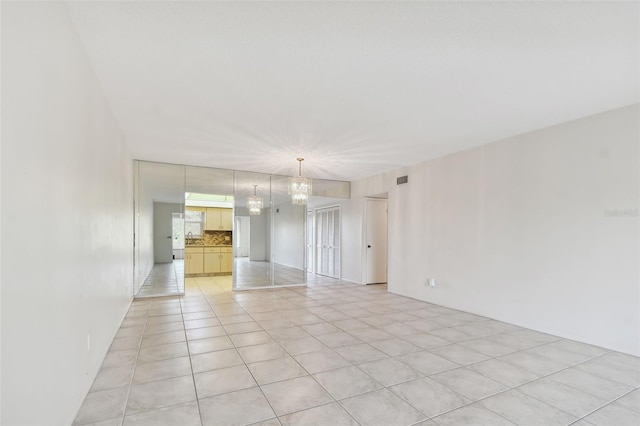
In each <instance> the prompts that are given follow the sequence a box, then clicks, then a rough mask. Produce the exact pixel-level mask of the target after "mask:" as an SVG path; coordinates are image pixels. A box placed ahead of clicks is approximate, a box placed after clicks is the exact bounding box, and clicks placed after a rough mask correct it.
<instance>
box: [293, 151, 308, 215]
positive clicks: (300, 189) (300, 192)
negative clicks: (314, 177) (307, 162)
mask: <svg viewBox="0 0 640 426" xmlns="http://www.w3.org/2000/svg"><path fill="white" fill-rule="evenodd" d="M296 160H298V163H299V164H298V177H291V178H289V195H291V203H292V204H297V205H306V204H307V200H308V199H309V195H311V179H307V178H305V177H302V162H303V161H304V158H296Z"/></svg>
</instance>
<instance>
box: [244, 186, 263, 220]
mask: <svg viewBox="0 0 640 426" xmlns="http://www.w3.org/2000/svg"><path fill="white" fill-rule="evenodd" d="M257 187H258V185H253V197H249V198H247V208H248V209H249V214H250V215H251V216H257V215H259V214H260V210H262V197H258V196H257V195H256V188H257Z"/></svg>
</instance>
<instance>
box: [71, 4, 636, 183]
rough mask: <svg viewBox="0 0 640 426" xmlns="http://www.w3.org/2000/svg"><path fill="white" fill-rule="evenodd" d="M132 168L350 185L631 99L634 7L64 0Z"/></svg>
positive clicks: (623, 103) (634, 23)
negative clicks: (135, 163)
mask: <svg viewBox="0 0 640 426" xmlns="http://www.w3.org/2000/svg"><path fill="white" fill-rule="evenodd" d="M68 6H69V9H70V11H71V15H72V19H73V21H74V23H75V25H76V27H77V29H78V33H79V34H80V37H81V39H82V41H83V43H84V45H85V46H86V49H87V53H88V56H89V58H90V60H91V62H92V64H93V66H94V69H95V71H96V73H97V75H98V78H99V81H100V83H101V84H102V86H103V89H104V91H105V94H106V97H107V99H108V100H109V102H110V104H111V107H112V110H113V113H114V115H115V117H116V119H117V120H118V122H119V123H120V126H121V129H122V131H123V134H124V137H125V138H126V140H127V142H128V144H129V145H130V149H131V152H132V155H133V156H134V157H135V158H138V159H145V160H154V161H163V162H170V163H182V164H192V165H203V166H212V167H222V168H227V169H238V170H250V171H260V172H267V173H276V174H283V175H291V174H294V173H296V167H297V163H296V161H295V158H296V157H298V156H303V157H305V159H306V160H305V162H304V166H303V174H305V175H308V176H310V177H315V178H326V179H345V180H355V179H358V178H362V177H366V176H369V175H373V174H376V173H379V172H382V171H386V170H390V169H393V168H396V167H399V166H403V165H408V164H414V163H417V162H420V161H423V160H426V159H430V158H435V157H439V156H442V155H446V154H448V153H452V152H456V151H459V150H463V149H466V148H469V147H472V146H476V145H480V144H484V143H488V142H492V141H495V140H499V139H502V138H506V137H509V136H513V135H516V134H520V133H524V132H528V131H531V130H535V129H539V128H543V127H547V126H550V125H553V124H557V123H561V122H565V121H569V120H572V119H576V118H580V117H583V116H586V115H590V114H594V113H598V112H601V111H605V110H609V109H614V108H617V107H621V106H625V105H629V104H632V103H636V102H638V100H639V96H638V91H639V87H638V75H639V72H640V70H639V65H638V64H639V45H638V37H639V33H638V31H639V30H638V27H639V24H638V13H639V10H638V2H182V1H175V2H69V3H68Z"/></svg>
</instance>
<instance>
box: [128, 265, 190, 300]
mask: <svg viewBox="0 0 640 426" xmlns="http://www.w3.org/2000/svg"><path fill="white" fill-rule="evenodd" d="M183 290H184V259H174V260H173V262H171V263H156V264H155V265H153V268H152V269H151V272H149V276H148V277H147V279H146V280H144V284H142V287H140V291H139V292H138V294H137V296H136V297H148V296H166V295H171V294H180V293H182V292H183Z"/></svg>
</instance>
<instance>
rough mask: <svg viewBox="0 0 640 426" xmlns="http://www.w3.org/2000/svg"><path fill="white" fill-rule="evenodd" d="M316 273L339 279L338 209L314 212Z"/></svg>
mask: <svg viewBox="0 0 640 426" xmlns="http://www.w3.org/2000/svg"><path fill="white" fill-rule="evenodd" d="M316 253H317V256H316V258H317V262H316V273H318V274H321V275H326V276H329V277H334V278H340V207H329V208H326V209H319V210H318V211H317V212H316Z"/></svg>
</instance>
